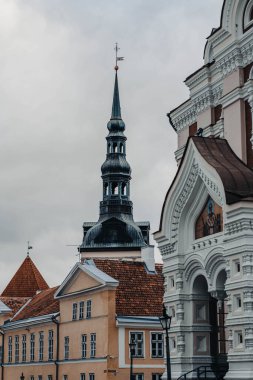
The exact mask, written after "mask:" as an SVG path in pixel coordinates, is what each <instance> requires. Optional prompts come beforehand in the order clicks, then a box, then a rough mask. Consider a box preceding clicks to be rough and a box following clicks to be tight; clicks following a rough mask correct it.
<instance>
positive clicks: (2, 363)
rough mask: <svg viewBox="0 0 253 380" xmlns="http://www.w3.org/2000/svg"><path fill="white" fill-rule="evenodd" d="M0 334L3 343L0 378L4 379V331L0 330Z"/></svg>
mask: <svg viewBox="0 0 253 380" xmlns="http://www.w3.org/2000/svg"><path fill="white" fill-rule="evenodd" d="M0 334H1V335H2V337H3V340H2V342H3V345H2V361H1V380H4V332H3V331H2V330H0Z"/></svg>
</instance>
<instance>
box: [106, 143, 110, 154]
mask: <svg viewBox="0 0 253 380" xmlns="http://www.w3.org/2000/svg"><path fill="white" fill-rule="evenodd" d="M107 152H108V153H111V144H108V151H107Z"/></svg>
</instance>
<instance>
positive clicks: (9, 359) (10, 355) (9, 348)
mask: <svg viewBox="0 0 253 380" xmlns="http://www.w3.org/2000/svg"><path fill="white" fill-rule="evenodd" d="M8 363H12V336H8Z"/></svg>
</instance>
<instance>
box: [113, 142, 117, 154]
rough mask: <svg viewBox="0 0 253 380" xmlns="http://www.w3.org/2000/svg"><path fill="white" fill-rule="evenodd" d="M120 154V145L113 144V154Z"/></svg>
mask: <svg viewBox="0 0 253 380" xmlns="http://www.w3.org/2000/svg"><path fill="white" fill-rule="evenodd" d="M117 152H118V145H117V143H113V153H117Z"/></svg>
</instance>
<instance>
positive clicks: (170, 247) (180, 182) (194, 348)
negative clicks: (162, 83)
mask: <svg viewBox="0 0 253 380" xmlns="http://www.w3.org/2000/svg"><path fill="white" fill-rule="evenodd" d="M252 63H253V0H225V1H224V3H223V8H222V14H221V25H220V27H219V28H217V29H214V30H213V31H212V33H211V35H210V36H209V37H208V39H207V43H206V46H205V51H204V66H203V67H202V68H201V69H199V70H198V71H196V72H195V73H193V74H192V75H191V76H189V77H188V78H187V79H186V85H187V86H188V87H189V90H190V98H189V99H188V100H187V101H186V102H184V103H183V104H182V105H180V106H179V107H177V108H176V109H175V110H173V111H171V112H170V114H169V115H168V116H169V118H170V121H171V124H172V126H173V128H174V129H175V131H176V132H177V134H178V148H177V151H176V154H175V155H176V159H177V161H178V163H179V164H180V165H179V169H178V172H177V175H176V177H175V179H174V181H173V183H172V185H171V187H170V189H169V190H168V193H167V195H166V198H165V201H164V205H163V210H162V214H161V222H160V229H159V231H158V232H156V233H155V239H156V241H157V243H158V246H159V249H160V251H161V254H162V257H163V261H164V276H165V285H166V291H165V296H164V302H165V304H166V306H167V308H168V310H169V311H170V313H171V315H172V324H171V331H170V338H171V365H172V378H173V380H174V379H178V378H179V377H180V376H181V375H182V374H185V373H186V372H188V371H192V370H194V369H196V368H198V367H200V366H206V369H207V370H208V376H209V377H208V378H215V376H214V374H216V375H219V376H222V377H220V378H224V379H226V380H232V379H233V380H235V379H236V380H242V379H253V171H252V168H253V151H252V143H253V138H252V112H253V68H252ZM201 130H203V132H202V133H201ZM197 131H199V132H200V133H199V136H196V134H198V133H197ZM194 135H195V136H194ZM200 135H201V136H200ZM191 136H194V137H191ZM215 210H218V211H215ZM215 223H216V224H215ZM202 224H203V227H201V226H202ZM197 225H200V230H199V231H200V235H198V234H197V232H196V229H197ZM198 228H199V227H198ZM201 228H202V229H201ZM202 232H203V233H202ZM198 233H199V232H198ZM201 233H202V235H201ZM196 373H197V371H193V372H192V373H190V374H189V377H187V378H196ZM194 376H195V377H194ZM164 379H166V374H165V376H164Z"/></svg>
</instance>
